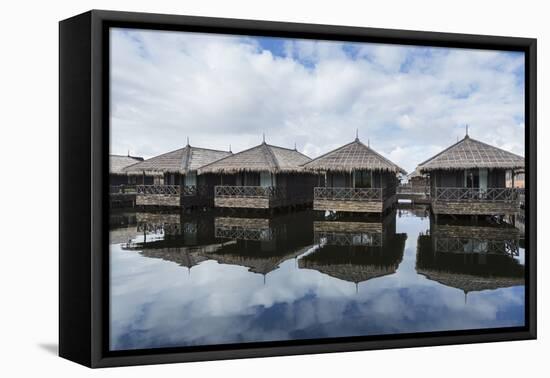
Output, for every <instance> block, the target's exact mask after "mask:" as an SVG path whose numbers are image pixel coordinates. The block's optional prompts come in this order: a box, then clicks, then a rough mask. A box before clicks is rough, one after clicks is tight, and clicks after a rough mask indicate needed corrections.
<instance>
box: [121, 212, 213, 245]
mask: <svg viewBox="0 0 550 378" xmlns="http://www.w3.org/2000/svg"><path fill="white" fill-rule="evenodd" d="M136 218H137V233H138V235H142V236H143V240H140V241H139V242H137V243H133V244H134V245H132V246H128V249H142V248H143V247H144V246H145V245H147V247H149V248H152V247H154V246H155V245H158V247H159V248H160V247H163V248H164V247H184V246H185V247H189V246H198V245H204V244H210V243H213V242H215V240H214V227H213V222H214V221H213V216H212V215H211V214H210V213H207V212H205V213H197V214H193V213H192V214H187V213H185V214H184V213H181V212H176V213H137V214H136ZM148 235H161V236H162V237H160V238H158V237H155V238H151V239H152V240H151V239H149V238H148Z"/></svg>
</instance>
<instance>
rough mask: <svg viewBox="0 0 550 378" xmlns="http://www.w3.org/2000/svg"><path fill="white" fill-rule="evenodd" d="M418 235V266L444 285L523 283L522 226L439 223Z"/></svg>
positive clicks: (483, 286)
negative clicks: (521, 262)
mask: <svg viewBox="0 0 550 378" xmlns="http://www.w3.org/2000/svg"><path fill="white" fill-rule="evenodd" d="M430 230H431V231H430V235H420V236H419V237H418V250H417V260H416V270H417V272H418V273H419V274H422V275H424V276H426V277H427V278H428V279H430V280H433V281H437V282H439V283H441V284H443V285H445V286H449V287H454V288H457V289H461V290H463V291H464V292H465V293H468V292H470V291H481V290H494V289H498V288H504V287H510V286H517V285H523V284H524V267H523V266H522V265H521V264H520V263H519V262H518V261H517V260H516V259H515V257H516V256H518V254H519V230H517V229H516V228H514V227H511V226H510V225H507V224H490V223H483V222H479V223H478V225H462V224H458V223H455V224H452V223H451V224H449V223H447V224H436V223H435V222H433V221H432V224H431V227H430Z"/></svg>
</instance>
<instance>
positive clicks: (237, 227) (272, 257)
mask: <svg viewBox="0 0 550 378" xmlns="http://www.w3.org/2000/svg"><path fill="white" fill-rule="evenodd" d="M312 222H313V213H312V212H311V211H301V212H295V213H291V214H285V215H278V216H271V217H263V218H260V217H219V218H216V220H215V234H216V237H217V238H218V240H220V239H222V240H233V241H234V242H233V243H231V244H230V243H225V244H224V246H223V247H222V248H220V249H218V250H217V251H215V252H212V253H207V256H208V257H209V258H211V259H213V260H216V261H218V262H219V263H220V264H230V265H241V266H244V267H247V268H249V270H250V271H251V272H254V273H260V274H264V275H265V274H267V273H269V272H271V271H273V270H275V269H277V267H278V266H279V265H280V264H281V263H282V262H283V261H285V260H288V259H290V258H293V257H297V256H298V255H300V254H302V253H304V252H305V250H306V249H307V248H308V247H309V246H311V241H312V237H313V233H312V229H311V226H312Z"/></svg>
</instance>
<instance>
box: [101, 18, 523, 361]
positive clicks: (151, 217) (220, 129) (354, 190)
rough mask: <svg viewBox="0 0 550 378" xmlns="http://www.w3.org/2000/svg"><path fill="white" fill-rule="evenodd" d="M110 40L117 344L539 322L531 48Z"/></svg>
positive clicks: (190, 343)
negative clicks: (529, 218)
mask: <svg viewBox="0 0 550 378" xmlns="http://www.w3.org/2000/svg"><path fill="white" fill-rule="evenodd" d="M109 51H110V62H109V77H110V79H109V91H110V92H109V93H110V104H109V106H110V116H109V117H110V119H109V130H110V137H109V139H110V142H109V143H110V159H109V160H110V169H109V208H110V211H109V229H110V232H109V243H110V247H109V250H108V252H107V253H108V254H109V349H110V350H111V351H128V350H140V349H154V348H173V347H183V348H184V347H209V346H216V345H230V344H242V343H258V342H280V341H284V342H288V341H303V340H319V339H323V340H327V339H329V340H332V339H335V340H336V339H338V338H350V337H369V336H377V337H380V336H390V335H391V336H394V335H406V334H420V333H422V334H424V333H431V332H450V331H474V330H475V331H481V330H495V329H500V330H503V329H507V328H514V327H522V326H524V325H525V321H526V317H525V309H526V306H525V261H526V257H527V256H528V254H529V251H528V250H526V248H525V242H524V239H525V235H524V233H525V231H524V230H525V229H524V217H525V213H524V211H525V210H524V209H525V193H524V190H525V177H524V176H525V159H524V156H525V123H524V122H525V79H524V78H525V56H524V53H523V52H513V51H495V50H483V49H460V48H443V47H429V46H414V45H396V44H376V43H358V42H357V43H356V42H353V43H352V42H346V41H325V40H312V39H293V38H275V37H258V36H252V35H227V34H212V33H211V34H207V33H191V32H181V31H159V30H146V29H129V28H111V29H110V32H109Z"/></svg>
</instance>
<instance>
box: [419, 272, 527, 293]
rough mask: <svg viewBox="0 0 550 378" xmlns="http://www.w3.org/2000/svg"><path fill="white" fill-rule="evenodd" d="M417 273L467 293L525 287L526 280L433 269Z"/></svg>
mask: <svg viewBox="0 0 550 378" xmlns="http://www.w3.org/2000/svg"><path fill="white" fill-rule="evenodd" d="M416 271H417V273H419V274H421V275H423V276H425V277H426V278H427V279H429V280H431V281H436V282H439V283H440V284H442V285H445V286H448V287H454V288H456V289H460V290H462V291H464V292H465V293H468V292H471V291H482V290H495V289H500V288H506V287H511V286H519V285H525V279H524V278H523V277H490V276H489V277H483V276H476V275H471V274H463V273H453V272H445V271H439V270H433V269H417V270H416Z"/></svg>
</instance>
